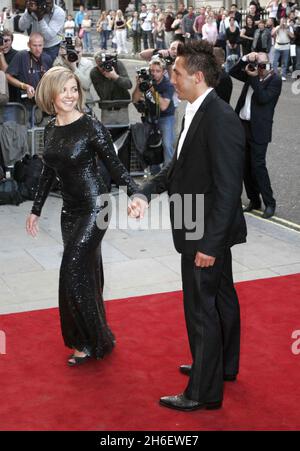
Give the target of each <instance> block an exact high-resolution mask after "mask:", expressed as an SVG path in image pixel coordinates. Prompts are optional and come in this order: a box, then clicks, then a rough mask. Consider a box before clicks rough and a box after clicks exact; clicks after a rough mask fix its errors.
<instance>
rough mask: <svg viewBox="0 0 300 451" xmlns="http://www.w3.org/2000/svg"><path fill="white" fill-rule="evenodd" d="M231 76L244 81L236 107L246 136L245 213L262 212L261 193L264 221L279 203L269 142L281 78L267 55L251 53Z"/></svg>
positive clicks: (271, 214)
mask: <svg viewBox="0 0 300 451" xmlns="http://www.w3.org/2000/svg"><path fill="white" fill-rule="evenodd" d="M229 74H230V75H231V76H232V77H233V78H236V79H237V80H240V81H242V82H244V87H243V90H242V93H241V95H240V98H239V100H238V102H237V105H236V112H237V114H238V115H239V117H240V119H241V121H242V124H243V126H244V129H245V133H246V164H245V174H244V183H245V188H246V192H247V196H248V198H249V200H250V202H249V205H248V206H247V207H246V208H245V210H244V211H251V210H253V209H260V207H261V200H260V194H261V196H262V199H263V201H264V204H265V210H264V213H263V218H270V217H271V216H273V215H274V213H275V208H276V201H275V199H274V197H273V191H272V188H271V182H270V178H269V174H268V170H267V167H266V153H267V147H268V143H269V142H271V140H272V124H273V116H274V111H275V106H276V104H277V101H278V98H279V96H280V93H281V86H282V82H281V78H280V77H279V76H278V75H277V74H276V73H275V72H274V71H273V70H271V67H270V64H269V60H268V55H267V54H266V53H255V52H252V53H249V54H248V55H245V56H243V58H242V59H240V60H239V62H238V63H237V64H236V65H235V66H234V67H233V68H232V69H231V70H230V72H229Z"/></svg>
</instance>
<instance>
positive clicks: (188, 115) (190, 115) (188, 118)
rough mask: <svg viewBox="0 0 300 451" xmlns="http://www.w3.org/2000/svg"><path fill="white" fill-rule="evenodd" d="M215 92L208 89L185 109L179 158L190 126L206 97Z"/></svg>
mask: <svg viewBox="0 0 300 451" xmlns="http://www.w3.org/2000/svg"><path fill="white" fill-rule="evenodd" d="M212 90H213V88H208V89H207V90H206V91H205V92H204V93H203V94H202V95H201V96H199V97H198V98H197V99H196V100H195V101H194V102H193V103H189V102H188V104H187V106H186V108H185V115H184V129H183V130H182V132H181V135H180V137H179V141H178V147H177V158H178V157H179V155H180V152H181V149H182V146H183V143H184V140H185V138H186V135H187V132H188V130H189V128H190V125H191V123H192V120H193V119H194V116H195V114H196V113H197V111H198V110H199V108H200V106H201V104H202V102H203V101H204V99H205V97H206V96H208V94H209V93H210V92H211V91H212Z"/></svg>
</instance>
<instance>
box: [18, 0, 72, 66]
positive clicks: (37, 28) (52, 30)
mask: <svg viewBox="0 0 300 451" xmlns="http://www.w3.org/2000/svg"><path fill="white" fill-rule="evenodd" d="M65 17H66V14H65V11H64V10H63V9H62V8H60V7H59V6H57V5H55V4H54V2H53V0H28V1H27V2H26V10H25V12H24V14H23V15H22V17H21V19H20V21H19V28H20V30H23V31H25V30H27V29H28V28H30V27H32V28H31V31H32V32H38V33H41V35H42V36H43V37H44V52H45V53H47V54H48V55H49V56H50V58H51V63H52V62H53V61H54V60H55V58H56V57H57V55H58V51H59V43H60V41H61V37H60V34H63V30H64V23H65Z"/></svg>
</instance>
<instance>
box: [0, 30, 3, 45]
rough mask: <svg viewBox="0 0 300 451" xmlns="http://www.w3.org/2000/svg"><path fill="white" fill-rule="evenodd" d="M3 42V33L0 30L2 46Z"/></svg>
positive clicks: (0, 43)
mask: <svg viewBox="0 0 300 451" xmlns="http://www.w3.org/2000/svg"><path fill="white" fill-rule="evenodd" d="M3 44H4V40H3V33H2V31H0V46H1V47H2V45H3Z"/></svg>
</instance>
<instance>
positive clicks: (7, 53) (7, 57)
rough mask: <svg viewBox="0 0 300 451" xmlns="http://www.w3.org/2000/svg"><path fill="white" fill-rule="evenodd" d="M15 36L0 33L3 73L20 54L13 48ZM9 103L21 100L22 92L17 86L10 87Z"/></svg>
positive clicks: (0, 59) (0, 68)
mask: <svg viewBox="0 0 300 451" xmlns="http://www.w3.org/2000/svg"><path fill="white" fill-rule="evenodd" d="M13 39H14V35H13V33H12V32H11V31H9V30H5V29H4V30H3V31H2V32H1V33H0V70H1V71H3V72H6V71H7V68H8V65H9V63H10V62H11V61H12V59H13V58H14V56H15V55H16V54H17V53H18V52H17V50H15V49H13V48H12V43H13ZM8 90H9V101H10V102H18V100H19V99H20V90H19V89H18V88H16V87H15V86H12V85H9V86H8Z"/></svg>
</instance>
